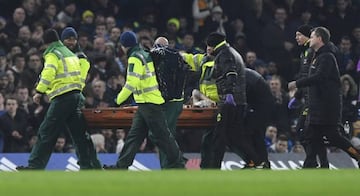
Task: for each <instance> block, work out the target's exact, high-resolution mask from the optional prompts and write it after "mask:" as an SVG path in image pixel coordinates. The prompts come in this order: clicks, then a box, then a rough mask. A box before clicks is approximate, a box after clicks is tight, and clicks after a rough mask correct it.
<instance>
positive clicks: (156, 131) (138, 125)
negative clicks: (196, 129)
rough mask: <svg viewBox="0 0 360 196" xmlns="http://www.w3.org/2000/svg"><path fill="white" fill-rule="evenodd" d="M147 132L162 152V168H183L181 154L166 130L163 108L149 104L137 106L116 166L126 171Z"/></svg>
mask: <svg viewBox="0 0 360 196" xmlns="http://www.w3.org/2000/svg"><path fill="white" fill-rule="evenodd" d="M148 130H151V134H152V135H153V138H154V139H153V140H152V141H153V142H154V144H155V145H156V146H158V148H159V149H160V150H161V151H163V152H164V157H165V159H166V160H167V162H166V165H165V166H164V167H163V168H184V160H183V159H182V153H181V152H180V150H179V146H178V145H177V143H176V141H175V138H174V136H173V135H172V134H171V133H170V131H169V129H168V126H167V123H166V118H165V113H164V110H163V107H162V106H161V105H156V104H149V103H146V104H139V105H138V109H137V111H136V113H135V116H134V119H133V122H132V125H131V129H130V131H129V133H128V136H127V138H126V140H125V144H124V148H123V149H122V151H121V153H120V156H119V158H118V161H117V163H116V166H117V167H119V168H124V169H127V168H128V167H129V166H130V165H131V164H132V163H133V161H134V159H135V155H136V153H137V152H138V151H139V147H140V145H141V143H142V142H143V141H144V139H145V138H146V137H147V136H148Z"/></svg>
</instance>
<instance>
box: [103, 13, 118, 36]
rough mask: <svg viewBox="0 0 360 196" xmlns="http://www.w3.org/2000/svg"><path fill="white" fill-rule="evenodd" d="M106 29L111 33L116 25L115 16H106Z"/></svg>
mask: <svg viewBox="0 0 360 196" xmlns="http://www.w3.org/2000/svg"><path fill="white" fill-rule="evenodd" d="M105 24H106V31H107V33H108V34H109V33H110V32H111V30H112V29H113V28H114V27H116V20H115V17H114V16H108V17H106V18H105Z"/></svg>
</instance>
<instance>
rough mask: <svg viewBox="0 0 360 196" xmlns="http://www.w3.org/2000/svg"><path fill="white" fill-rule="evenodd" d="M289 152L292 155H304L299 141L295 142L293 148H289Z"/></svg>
mask: <svg viewBox="0 0 360 196" xmlns="http://www.w3.org/2000/svg"><path fill="white" fill-rule="evenodd" d="M291 152H293V153H304V152H305V149H304V147H303V146H302V145H301V144H300V142H299V141H296V142H295V144H294V146H293V147H292V148H291Z"/></svg>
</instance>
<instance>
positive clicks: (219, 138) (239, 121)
mask: <svg viewBox="0 0 360 196" xmlns="http://www.w3.org/2000/svg"><path fill="white" fill-rule="evenodd" d="M244 114H245V106H244V105H240V106H232V105H228V104H224V105H221V106H220V107H219V111H218V115H217V123H216V125H215V129H214V130H213V134H210V135H212V141H213V143H212V146H211V150H210V152H211V154H210V155H209V156H206V157H207V158H208V159H209V161H208V162H207V163H206V164H203V163H204V162H203V163H202V165H201V167H202V168H221V161H222V160H223V158H224V154H225V150H226V147H229V148H230V149H231V150H232V151H233V152H234V153H236V154H237V155H239V156H240V157H242V158H243V157H247V156H245V154H247V155H249V157H257V155H256V152H255V151H254V149H253V147H252V146H251V142H250V140H249V139H248V138H247V137H244V133H245V128H244ZM244 152H246V153H244ZM202 156H203V155H202ZM254 162H259V160H258V158H256V160H254Z"/></svg>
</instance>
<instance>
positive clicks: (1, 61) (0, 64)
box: [0, 49, 8, 72]
mask: <svg viewBox="0 0 360 196" xmlns="http://www.w3.org/2000/svg"><path fill="white" fill-rule="evenodd" d="M7 66H8V63H7V59H6V54H5V51H4V50H3V49H0V72H5V70H6V69H7Z"/></svg>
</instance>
